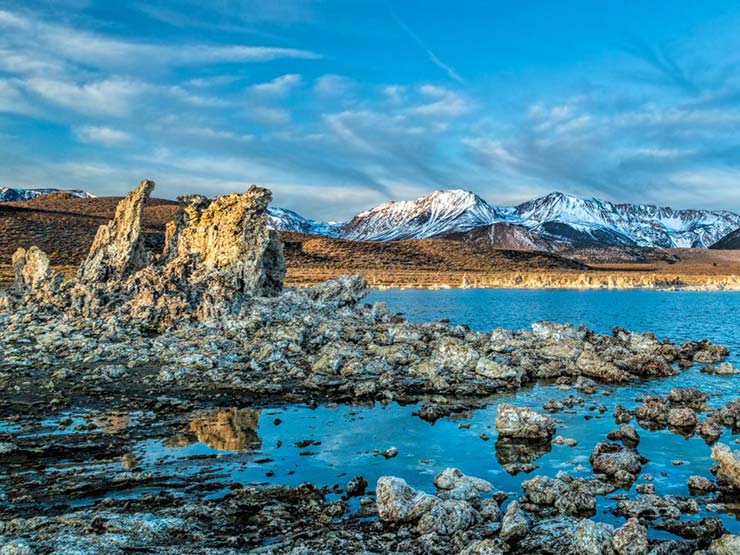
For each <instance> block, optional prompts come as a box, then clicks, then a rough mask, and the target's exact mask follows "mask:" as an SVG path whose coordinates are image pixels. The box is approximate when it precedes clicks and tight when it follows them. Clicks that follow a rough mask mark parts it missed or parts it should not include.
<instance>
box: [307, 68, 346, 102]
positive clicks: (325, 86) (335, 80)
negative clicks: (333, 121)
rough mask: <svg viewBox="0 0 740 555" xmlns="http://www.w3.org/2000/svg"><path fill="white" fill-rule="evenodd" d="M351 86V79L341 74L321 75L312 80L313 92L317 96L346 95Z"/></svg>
mask: <svg viewBox="0 0 740 555" xmlns="http://www.w3.org/2000/svg"><path fill="white" fill-rule="evenodd" d="M352 86H353V82H352V80H351V79H348V78H347V77H342V76H341V75H334V74H331V73H330V74H327V75H322V76H321V77H319V78H318V79H316V81H314V85H313V92H314V94H315V95H317V96H321V97H331V96H341V95H346V94H347V93H348V92H349V91H350V90H351V89H352Z"/></svg>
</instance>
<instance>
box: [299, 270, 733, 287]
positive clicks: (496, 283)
mask: <svg viewBox="0 0 740 555" xmlns="http://www.w3.org/2000/svg"><path fill="white" fill-rule="evenodd" d="M352 273H359V274H361V275H363V276H364V277H365V278H366V279H367V281H368V285H369V286H370V288H371V289H375V290H379V291H383V290H386V289H429V290H435V289H532V290H536V289H564V290H575V291H589V290H630V289H637V290H649V291H666V292H670V291H740V275H738V274H724V275H722V274H703V273H662V272H659V271H657V272H639V271H617V272H611V271H607V270H604V271H599V270H595V271H593V272H583V271H573V272H569V271H552V270H550V271H548V270H545V271H531V272H501V273H476V272H432V271H417V270H388V271H378V270H363V269H359V268H358V269H321V270H311V271H310V272H307V271H305V270H302V269H291V268H288V273H287V275H286V278H285V286H286V287H297V288H303V287H310V286H313V285H316V284H317V283H321V282H322V281H325V280H328V279H332V278H335V277H337V276H340V275H343V274H345V275H346V274H352Z"/></svg>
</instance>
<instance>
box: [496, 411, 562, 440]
mask: <svg viewBox="0 0 740 555" xmlns="http://www.w3.org/2000/svg"><path fill="white" fill-rule="evenodd" d="M496 430H497V431H498V434H499V437H500V438H512V439H532V440H539V441H543V440H550V439H551V438H552V436H553V434H554V433H555V425H554V424H553V422H552V418H551V417H550V416H549V415H546V414H540V413H538V412H535V411H533V410H532V409H529V408H526V407H514V406H512V405H507V404H503V403H502V404H500V405H499V406H498V414H497V416H496Z"/></svg>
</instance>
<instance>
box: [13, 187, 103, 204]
mask: <svg viewBox="0 0 740 555" xmlns="http://www.w3.org/2000/svg"><path fill="white" fill-rule="evenodd" d="M54 193H66V194H68V195H71V196H73V197H76V198H95V195H93V194H91V193H88V192H87V191H82V190H80V189H70V190H64V189H48V188H47V189H15V188H11V187H0V202H17V201H21V200H30V199H32V198H36V197H40V196H42V195H49V194H54Z"/></svg>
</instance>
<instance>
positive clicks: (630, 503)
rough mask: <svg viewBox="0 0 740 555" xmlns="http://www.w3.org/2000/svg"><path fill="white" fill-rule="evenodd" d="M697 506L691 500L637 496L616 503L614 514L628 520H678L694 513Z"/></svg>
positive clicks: (697, 509) (696, 510)
mask: <svg viewBox="0 0 740 555" xmlns="http://www.w3.org/2000/svg"><path fill="white" fill-rule="evenodd" d="M698 511H699V506H698V505H697V504H696V501H694V500H693V499H686V498H681V497H672V496H659V495H638V496H637V497H636V498H634V499H623V500H621V501H619V502H618V503H617V506H616V508H615V513H616V514H618V515H622V516H625V517H628V518H638V519H641V520H642V519H645V520H656V519H659V518H664V519H666V518H667V519H674V520H675V519H678V518H680V517H681V514H682V513H692V514H693V513H696V512H698Z"/></svg>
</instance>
